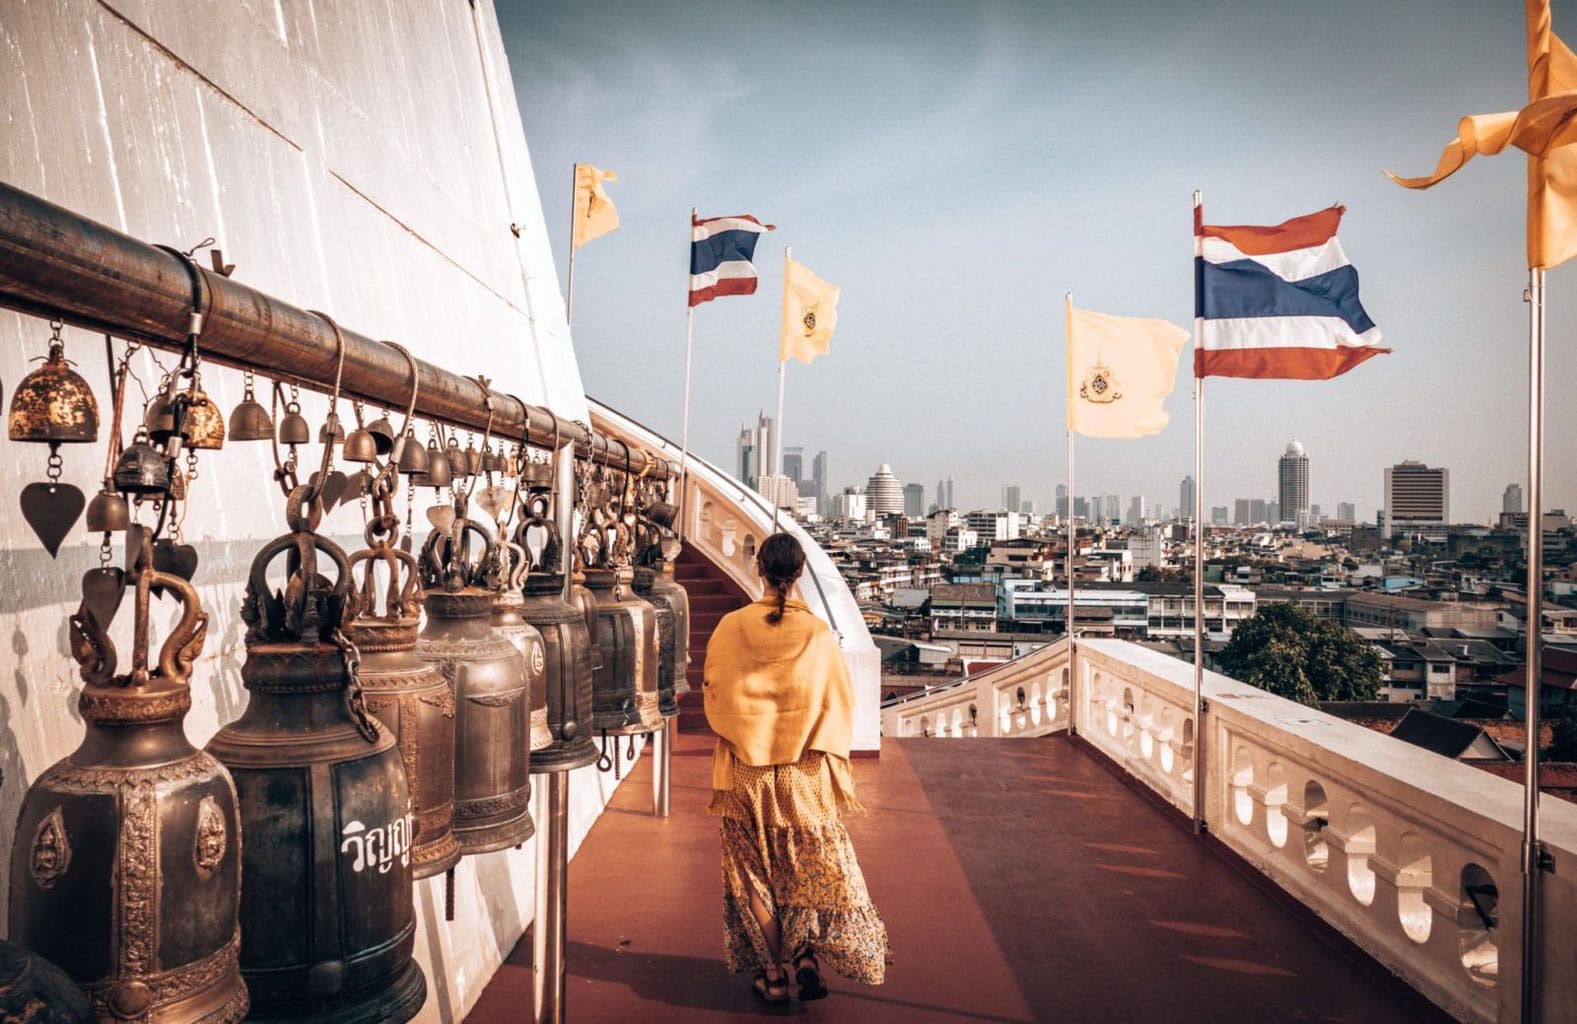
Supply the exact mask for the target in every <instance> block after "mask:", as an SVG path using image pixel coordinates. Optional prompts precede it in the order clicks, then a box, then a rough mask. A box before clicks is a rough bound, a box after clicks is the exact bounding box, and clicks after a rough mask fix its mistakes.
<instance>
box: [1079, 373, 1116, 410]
mask: <svg viewBox="0 0 1577 1024" xmlns="http://www.w3.org/2000/svg"><path fill="white" fill-rule="evenodd" d="M1079 397H1080V398H1082V399H1084V400H1085V401H1086V402H1096V403H1099V404H1101V405H1106V404H1108V403H1110V402H1115V401H1117V400H1118V399H1119V398H1121V397H1122V392H1120V391H1118V390H1117V378H1116V377H1113V376H1112V369H1111V367H1109V366H1107V365H1106V364H1104V363H1100V362H1097V363H1096V364H1095V365H1094V366H1092V367H1090V372H1089V373H1086V374H1085V375H1084V383H1082V384H1080V385H1079Z"/></svg>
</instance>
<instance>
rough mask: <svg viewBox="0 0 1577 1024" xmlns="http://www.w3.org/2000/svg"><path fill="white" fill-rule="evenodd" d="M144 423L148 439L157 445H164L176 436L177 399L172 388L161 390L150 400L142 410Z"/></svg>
mask: <svg viewBox="0 0 1577 1024" xmlns="http://www.w3.org/2000/svg"><path fill="white" fill-rule="evenodd" d="M166 380H168V378H166ZM142 425H143V427H144V428H145V429H146V430H147V431H148V439H149V440H150V441H152V442H153V443H154V444H156V445H163V444H165V443H166V442H168V441H169V440H170V438H172V437H174V436H175V401H174V396H173V393H172V392H171V391H170V390H168V389H164V390H160V391H159V393H158V394H156V395H154V396H153V398H152V399H150V400H149V402H148V407H147V408H146V409H144V410H143V411H142Z"/></svg>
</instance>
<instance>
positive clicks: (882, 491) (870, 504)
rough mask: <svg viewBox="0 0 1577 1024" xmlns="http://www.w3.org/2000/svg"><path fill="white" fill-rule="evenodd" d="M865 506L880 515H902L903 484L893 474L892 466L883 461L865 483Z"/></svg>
mask: <svg viewBox="0 0 1577 1024" xmlns="http://www.w3.org/2000/svg"><path fill="white" fill-rule="evenodd" d="M865 507H866V508H867V509H869V510H870V511H871V512H874V513H875V514H876V515H878V516H901V515H903V514H904V510H903V484H901V483H899V482H898V478H897V477H896V476H894V475H893V470H892V467H891V466H889V465H888V464H887V463H885V462H884V463H882V464H881V465H880V466H879V467H877V470H876V472H875V473H872V474H871V478H870V479H869V480H867V481H866V483H865Z"/></svg>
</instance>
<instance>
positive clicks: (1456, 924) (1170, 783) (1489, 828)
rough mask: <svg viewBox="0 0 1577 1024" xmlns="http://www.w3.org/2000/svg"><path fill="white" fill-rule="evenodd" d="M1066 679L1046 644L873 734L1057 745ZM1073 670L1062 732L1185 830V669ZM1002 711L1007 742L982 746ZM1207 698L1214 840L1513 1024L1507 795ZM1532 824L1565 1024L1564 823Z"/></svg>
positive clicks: (1436, 983) (1549, 998)
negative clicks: (1071, 732)
mask: <svg viewBox="0 0 1577 1024" xmlns="http://www.w3.org/2000/svg"><path fill="white" fill-rule="evenodd" d="M1066 665H1067V658H1066V654H1065V650H1064V645H1063V644H1062V643H1059V644H1057V645H1056V646H1054V647H1051V648H1046V649H1043V650H1040V651H1036V652H1035V653H1033V654H1030V655H1026V656H1025V657H1022V658H1019V659H1016V660H1015V661H1013V662H1009V663H1008V664H1006V665H1004V666H1003V667H1002V668H1000V669H995V670H993V671H991V672H989V673H986V674H984V675H981V676H978V677H975V678H973V679H968V680H963V681H961V682H960V683H959V684H957V685H956V686H953V687H948V688H945V689H940V690H937V691H933V692H932V693H929V694H926V695H924V696H923V697H917V698H915V699H911V700H907V701H899V702H894V703H893V704H892V705H890V706H889V707H888V708H887V709H886V711H885V712H884V717H883V725H884V727H885V728H886V729H887V734H888V735H890V736H920V735H930V736H949V737H951V736H956V735H978V736H998V735H1033V734H1037V733H1048V732H1056V731H1061V730H1062V729H1065V728H1066V726H1067V716H1066V714H1065V713H1064V712H1062V710H1061V709H1062V706H1063V705H1064V702H1065V701H1066V699H1067V698H1066V696H1065V695H1060V694H1063V693H1064V692H1065V691H1064V688H1063V687H1061V686H1059V685H1057V683H1058V682H1059V681H1060V679H1061V678H1062V672H1063V670H1064V669H1065V668H1066ZM1075 668H1076V675H1077V678H1076V681H1075V682H1076V685H1075V691H1076V693H1075V699H1076V701H1077V707H1076V709H1075V715H1074V724H1075V727H1076V732H1077V733H1078V734H1079V735H1080V736H1082V737H1083V738H1084V740H1085V741H1086V742H1088V743H1089V744H1090V745H1091V746H1093V747H1094V748H1095V749H1096V750H1098V751H1100V752H1101V753H1102V754H1103V755H1105V756H1107V757H1109V758H1111V759H1112V760H1113V761H1115V762H1116V763H1118V764H1119V765H1121V766H1122V767H1123V769H1124V770H1125V771H1127V772H1128V773H1129V774H1130V775H1132V776H1133V777H1135V778H1136V779H1139V780H1140V781H1142V782H1144V783H1145V784H1146V785H1147V786H1149V787H1150V788H1152V789H1153V790H1155V791H1156V792H1158V793H1159V794H1161V795H1162V797H1163V798H1164V799H1166V800H1167V801H1168V802H1170V803H1171V804H1172V805H1173V806H1175V807H1177V808H1178V809H1180V810H1182V811H1183V812H1185V813H1191V811H1192V799H1193V797H1192V793H1193V778H1192V775H1191V771H1190V765H1191V759H1192V755H1193V742H1194V735H1195V727H1194V721H1193V708H1194V693H1193V672H1194V670H1193V667H1192V666H1191V665H1188V664H1186V663H1184V662H1181V661H1178V660H1176V659H1174V658H1170V657H1168V656H1166V655H1163V654H1159V653H1157V652H1155V651H1150V650H1147V649H1145V648H1142V647H1139V646H1137V645H1135V644H1130V643H1126V642H1124V641H1120V640H1083V641H1080V642H1079V645H1078V651H1077V656H1076V658H1075ZM1026 682H1027V683H1028V684H1029V687H1028V688H1027V689H1026V690H1025V698H1026V699H1025V708H1024V710H1023V711H1022V712H1021V711H1020V709H1019V707H1018V703H1017V697H1018V688H1019V687H1020V686H1024V685H1025V683H1026ZM1036 682H1039V683H1040V684H1041V689H1040V690H1039V691H1035V690H1034V689H1033V686H1034V684H1035V683H1036ZM1037 692H1038V693H1039V694H1040V697H1039V698H1038V699H1039V700H1040V710H1041V721H1040V722H1039V723H1033V722H1032V721H1031V717H1032V716H1031V713H1030V712H1031V710H1032V709H1033V708H1034V707H1035V706H1036V700H1037V698H1036V696H1035V695H1036V693H1037ZM1048 693H1049V694H1051V696H1052V702H1051V703H1049V704H1048V703H1047V702H1046V697H1045V695H1046V694H1048ZM1004 696H1010V698H1011V699H1009V700H1007V703H1006V710H1007V712H1008V715H1007V719H1006V721H1007V723H1008V725H1010V726H1011V727H1012V729H1010V730H1008V731H1001V730H999V729H998V728H997V726H998V725H999V724H1000V723H1001V722H1002V721H1003V718H1002V712H1003V710H1004V704H1003V698H1004ZM1204 698H1205V706H1206V714H1205V722H1206V732H1205V737H1204V739H1205V745H1204V748H1203V750H1202V752H1201V765H1202V770H1203V771H1204V782H1205V785H1204V793H1205V808H1204V817H1205V821H1206V822H1207V825H1208V828H1209V831H1210V832H1211V834H1212V835H1214V836H1215V837H1216V838H1217V839H1219V840H1220V841H1221V842H1222V843H1223V844H1224V845H1225V846H1226V847H1228V848H1229V849H1231V850H1232V851H1233V852H1235V853H1236V854H1238V855H1239V856H1241V857H1243V858H1244V859H1245V860H1246V861H1248V862H1249V863H1250V864H1252V865H1254V867H1255V868H1257V869H1258V870H1260V871H1261V872H1263V873H1264V874H1265V875H1267V876H1268V877H1270V878H1271V879H1273V880H1274V881H1275V882H1276V883H1277V884H1278V885H1279V886H1281V888H1283V889H1284V890H1286V891H1287V892H1288V893H1290V894H1291V895H1293V896H1294V897H1296V898H1297V899H1298V900H1300V901H1301V902H1303V903H1304V904H1305V905H1306V906H1308V907H1310V908H1311V909H1313V910H1314V911H1315V912H1316V913H1317V914H1319V916H1320V917H1321V918H1323V919H1324V920H1325V921H1327V922H1329V923H1330V924H1331V925H1332V926H1334V927H1335V928H1337V929H1339V930H1340V931H1341V932H1343V933H1344V934H1345V935H1347V937H1348V938H1350V939H1352V940H1353V941H1354V942H1356V943H1357V944H1358V945H1359V946H1361V947H1362V948H1364V949H1365V950H1366V951H1367V952H1368V953H1370V954H1371V955H1372V956H1374V957H1375V959H1377V960H1378V961H1380V962H1381V963H1382V964H1384V965H1386V966H1387V967H1388V968H1390V969H1391V970H1393V971H1395V972H1396V974H1397V975H1398V976H1400V977H1401V978H1402V979H1403V980H1405V981H1406V982H1407V983H1408V984H1410V985H1412V986H1413V987H1414V988H1416V989H1417V990H1419V991H1420V992H1422V993H1423V994H1424V995H1425V996H1427V997H1428V998H1429V999H1430V1000H1432V1001H1433V1002H1435V1003H1436V1004H1437V1005H1439V1006H1440V1007H1442V1008H1444V1009H1445V1010H1446V1011H1448V1012H1449V1013H1451V1014H1453V1015H1454V1016H1456V1017H1458V1018H1460V1019H1462V1020H1468V1021H1481V1022H1498V1024H1509V1022H1512V1021H1516V1020H1518V1019H1519V1016H1520V1003H1521V989H1520V985H1521V981H1520V978H1519V976H1518V974H1519V970H1520V959H1521V953H1520V950H1519V945H1520V938H1521V901H1520V898H1519V895H1520V891H1521V868H1520V863H1521V842H1522V835H1521V823H1522V787H1520V786H1518V785H1516V784H1515V783H1511V782H1507V781H1506V780H1504V779H1500V778H1497V777H1495V776H1492V775H1489V774H1488V773H1486V772H1481V771H1479V770H1478V769H1476V768H1472V767H1469V766H1467V765H1464V764H1460V763H1458V762H1456V761H1453V760H1450V759H1448V758H1443V757H1441V756H1439V755H1437V754H1433V753H1431V752H1429V751H1426V750H1423V749H1421V748H1418V747H1413V746H1411V745H1409V744H1406V743H1403V742H1401V741H1398V740H1393V739H1392V738H1390V737H1389V736H1385V735H1383V734H1381V733H1377V732H1373V731H1371V730H1369V729H1365V728H1363V727H1361V726H1357V725H1354V724H1352V723H1350V722H1345V721H1342V720H1341V719H1338V718H1334V717H1332V716H1330V715H1327V714H1325V713H1323V712H1320V711H1317V710H1314V709H1311V708H1307V707H1305V706H1303V705H1301V704H1297V703H1294V702H1292V701H1289V700H1285V699H1283V698H1281V697H1277V696H1274V695H1272V694H1269V693H1266V692H1265V691H1263V690H1258V689H1255V688H1254V687H1251V686H1248V685H1246V684H1243V683H1239V682H1237V681H1236V680H1233V679H1230V678H1228V677H1226V676H1222V675H1218V674H1216V673H1213V672H1207V673H1206V674H1205V679H1204ZM993 699H995V700H996V701H997V703H995V704H989V705H988V703H987V702H989V701H991V700H993ZM970 705H974V706H975V707H976V709H977V712H980V713H981V714H983V711H984V709H985V708H986V707H987V706H990V707H993V708H994V709H995V710H996V711H997V716H996V718H995V720H994V721H993V722H992V724H991V728H987V727H986V725H985V719H984V718H983V717H981V716H980V715H977V717H976V719H975V721H976V722H977V724H976V725H975V726H974V731H973V732H970V731H969V730H968V729H967V728H966V729H965V730H964V731H963V732H959V731H958V730H957V728H956V726H955V723H956V722H959V721H969V720H970V719H969V717H968V713H967V708H968V707H969V706H970ZM960 708H963V709H965V710H964V713H963V718H962V719H960V718H959V717H958V715H959V710H960ZM944 720H945V722H946V726H945V728H944V727H943V726H941V725H940V724H939V723H941V722H943V721H944ZM1015 730H1016V731H1015ZM1541 822H1542V824H1541V829H1542V834H1541V839H1542V840H1543V842H1544V845H1545V847H1546V848H1547V849H1548V851H1549V852H1550V853H1551V854H1552V855H1553V857H1554V863H1555V869H1554V871H1553V872H1550V873H1547V874H1545V876H1544V878H1543V885H1542V886H1541V891H1542V904H1541V915H1542V921H1543V933H1544V936H1545V940H1544V943H1543V952H1542V954H1541V955H1542V963H1543V968H1542V970H1541V972H1540V985H1541V992H1540V993H1539V995H1540V1001H1541V1003H1542V1005H1543V1007H1544V1017H1543V1019H1544V1020H1547V1021H1556V1020H1562V1021H1565V1020H1577V972H1573V971H1572V970H1571V969H1570V952H1569V942H1568V941H1567V939H1568V937H1569V936H1570V935H1571V934H1572V928H1573V925H1574V924H1577V882H1574V880H1573V879H1574V876H1577V871H1574V868H1577V807H1574V806H1572V805H1571V804H1569V803H1566V802H1564V801H1561V800H1555V799H1546V800H1544V801H1543V803H1542V814H1541Z"/></svg>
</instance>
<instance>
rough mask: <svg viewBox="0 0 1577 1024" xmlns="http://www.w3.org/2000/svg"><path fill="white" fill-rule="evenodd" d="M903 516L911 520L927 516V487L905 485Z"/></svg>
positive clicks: (922, 485)
mask: <svg viewBox="0 0 1577 1024" xmlns="http://www.w3.org/2000/svg"><path fill="white" fill-rule="evenodd" d="M903 514H904V515H906V516H908V517H909V518H911V519H918V518H920V517H921V516H923V515H925V485H924V484H904V485H903Z"/></svg>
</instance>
